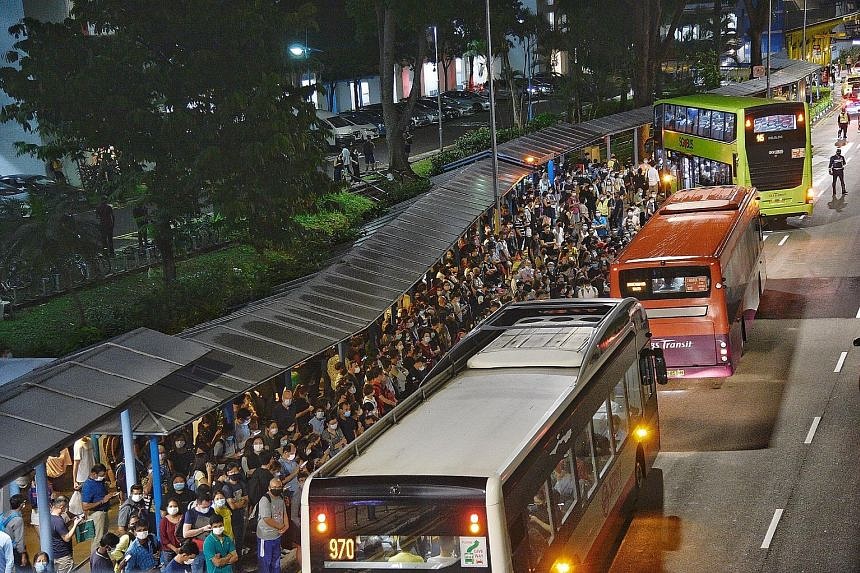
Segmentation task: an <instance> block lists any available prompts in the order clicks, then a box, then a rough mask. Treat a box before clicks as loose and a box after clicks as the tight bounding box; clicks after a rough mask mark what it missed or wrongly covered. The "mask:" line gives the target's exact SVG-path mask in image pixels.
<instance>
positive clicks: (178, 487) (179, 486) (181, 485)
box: [173, 483, 185, 491]
mask: <svg viewBox="0 0 860 573" xmlns="http://www.w3.org/2000/svg"><path fill="white" fill-rule="evenodd" d="M173 489H174V490H176V491H182V490H184V489H185V484H184V483H175V484H173Z"/></svg>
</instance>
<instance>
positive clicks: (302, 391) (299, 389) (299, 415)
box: [293, 384, 314, 428]
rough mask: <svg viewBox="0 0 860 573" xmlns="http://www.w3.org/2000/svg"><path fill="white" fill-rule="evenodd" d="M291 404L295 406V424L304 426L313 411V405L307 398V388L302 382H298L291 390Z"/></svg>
mask: <svg viewBox="0 0 860 573" xmlns="http://www.w3.org/2000/svg"><path fill="white" fill-rule="evenodd" d="M293 405H294V406H295V407H296V425H298V427H300V428H304V427H305V426H306V425H307V424H308V422H309V421H310V419H311V416H313V413H314V406H313V405H312V404H311V403H310V401H309V400H308V389H307V386H305V385H304V384H299V385H298V386H296V389H295V390H293Z"/></svg>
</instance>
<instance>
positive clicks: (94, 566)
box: [90, 532, 119, 573]
mask: <svg viewBox="0 0 860 573" xmlns="http://www.w3.org/2000/svg"><path fill="white" fill-rule="evenodd" d="M99 539H100V541H99V542H98V547H96V550H95V551H93V552H92V553H91V554H90V573H113V570H114V563H113V559H111V557H110V554H111V552H112V551H113V550H114V548H116V544H117V543H119V537H117V536H116V534H114V533H110V532H108V533H106V534H105V535H104V537H101V538H99Z"/></svg>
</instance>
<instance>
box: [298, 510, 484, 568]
mask: <svg viewBox="0 0 860 573" xmlns="http://www.w3.org/2000/svg"><path fill="white" fill-rule="evenodd" d="M325 511H326V513H327V514H328V515H331V516H332V517H333V519H331V520H329V522H330V523H331V525H332V526H333V527H332V528H331V530H330V532H329V534H328V535H327V536H326V538H325V539H322V540H321V546H318V549H317V551H316V553H317V555H316V557H317V558H321V561H322V566H323V568H324V569H335V570H338V571H355V572H358V571H365V570H368V569H373V570H376V569H402V568H404V565H403V564H404V563H408V565H405V567H406V568H409V569H422V570H423V569H427V570H429V569H434V570H435V569H439V570H443V571H450V572H453V571H466V570H469V571H471V570H472V568H473V567H476V566H477V567H481V566H482V565H481V564H486V563H488V555H487V553H488V551H487V542H486V539H487V538H486V537H481V536H482V535H483V536H486V530H485V524H486V521H485V519H484V510H483V509H482V508H481V506H480V505H478V504H476V506H475V507H474V508H470V507H466V506H464V505H463V504H461V503H457V504H451V503H444V502H438V501H434V500H429V499H421V500H414V501H411V502H410V501H401V500H398V501H397V502H396V503H392V502H390V501H384V500H372V501H370V500H368V501H348V502H336V503H329V504H326V510H325ZM314 513H318V511H315V512H314ZM473 515H474V516H477V517H476V518H475V521H476V525H475V528H476V531H477V533H474V534H473V535H468V527H469V526H470V525H471V523H470V517H472V516H473ZM483 566H486V565H483Z"/></svg>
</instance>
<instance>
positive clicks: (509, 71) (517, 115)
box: [488, 50, 523, 129]
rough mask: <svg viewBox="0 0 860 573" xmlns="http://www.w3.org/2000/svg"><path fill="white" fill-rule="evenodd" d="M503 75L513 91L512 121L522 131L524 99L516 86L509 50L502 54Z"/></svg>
mask: <svg viewBox="0 0 860 573" xmlns="http://www.w3.org/2000/svg"><path fill="white" fill-rule="evenodd" d="M501 57H502V74H503V75H504V76H505V81H506V82H507V84H508V89H510V90H511V112H512V114H513V115H512V119H513V122H514V125H515V126H516V127H517V128H519V129H522V127H523V114H522V110H521V109H520V106H521V105H522V98H521V97H520V91H519V90H518V89H517V86H516V84H515V83H514V69H513V68H512V67H511V59H510V53H509V52H508V50H505V51H503V52H502V56H501ZM490 63H492V62H490ZM488 71H489V73H491V74H492V73H493V67H492V65H491V66H489V67H488Z"/></svg>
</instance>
